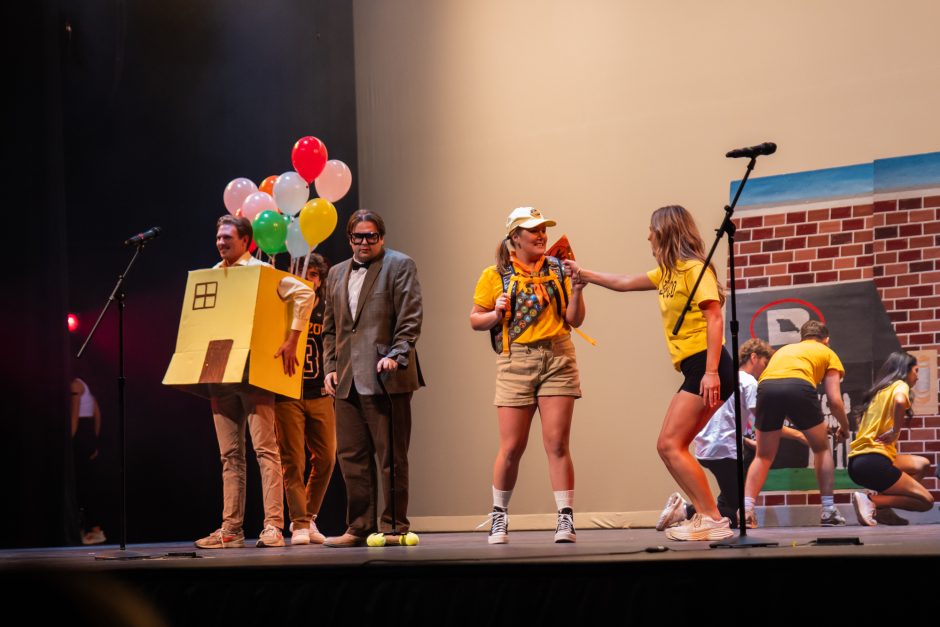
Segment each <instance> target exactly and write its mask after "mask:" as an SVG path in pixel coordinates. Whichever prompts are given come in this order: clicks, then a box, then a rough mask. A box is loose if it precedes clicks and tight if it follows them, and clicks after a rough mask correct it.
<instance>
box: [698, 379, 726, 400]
mask: <svg viewBox="0 0 940 627" xmlns="http://www.w3.org/2000/svg"><path fill="white" fill-rule="evenodd" d="M698 392H699V394H701V395H702V403H704V405H705V407H714V406H716V405H718V404H719V403H720V402H721V394H720V393H721V379H720V378H719V377H718V373H717V372H706V373H705V374H704V375H702V382H701V383H700V384H699V389H698Z"/></svg>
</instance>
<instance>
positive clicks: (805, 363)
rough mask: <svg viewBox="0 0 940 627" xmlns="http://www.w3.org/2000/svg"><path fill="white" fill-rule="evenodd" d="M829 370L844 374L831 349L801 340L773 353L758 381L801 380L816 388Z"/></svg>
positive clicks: (812, 341) (820, 344)
mask: <svg viewBox="0 0 940 627" xmlns="http://www.w3.org/2000/svg"><path fill="white" fill-rule="evenodd" d="M829 370H838V371H839V374H840V375H844V374H845V367H844V366H843V365H842V362H841V361H840V360H839V356H838V355H836V354H835V351H833V350H832V349H831V348H829V347H828V346H826V345H825V344H823V343H822V342H818V341H816V340H812V339H810V340H803V341H802V342H799V343H797V344H787V345H786V346H781V347H780V348H778V349H777V352H775V353H774V355H773V357H771V358H770V361H769V362H767V368H765V369H764V374H762V375H761V377H760V380H761V381H766V380H768V379H802V380H803V381H806V382H807V383H809V384H810V385H812V386H813V387H816V386H817V385H819V384H820V382H821V381H822V380H823V378H825V376H826V372H828V371H829Z"/></svg>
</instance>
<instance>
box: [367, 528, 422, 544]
mask: <svg viewBox="0 0 940 627" xmlns="http://www.w3.org/2000/svg"><path fill="white" fill-rule="evenodd" d="M420 541H421V538H419V537H418V534H416V533H414V532H412V531H409V532H408V533H406V534H403V535H400V536H398V544H400V545H402V546H415V545H417V544H418V542H420ZM366 544H367V545H368V546H385V544H386V541H385V534H384V533H373V534H371V535H370V536H369V537H368V538H366Z"/></svg>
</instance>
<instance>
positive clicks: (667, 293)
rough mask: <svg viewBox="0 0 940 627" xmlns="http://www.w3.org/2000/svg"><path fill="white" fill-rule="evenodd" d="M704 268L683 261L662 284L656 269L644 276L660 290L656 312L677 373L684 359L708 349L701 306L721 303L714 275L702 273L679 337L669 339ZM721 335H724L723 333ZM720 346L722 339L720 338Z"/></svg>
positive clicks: (698, 262) (660, 270)
mask: <svg viewBox="0 0 940 627" xmlns="http://www.w3.org/2000/svg"><path fill="white" fill-rule="evenodd" d="M703 268H705V264H703V263H702V262H701V261H699V260H697V259H694V260H692V261H687V260H682V261H680V262H679V263H678V264H676V268H675V270H673V271H672V272H671V273H669V278H668V279H666V280H663V270H662V268H659V267H657V268H655V269H653V270H650V271H649V272H647V273H646V276H648V277H649V279H650V281H652V282H653V285H655V286H656V288H657V289H658V290H659V311H660V313H662V316H663V330H664V331H665V333H666V346H667V347H668V348H669V355H670V356H671V357H672V365H673V366H675V368H676V370H679V364H680V363H682V360H683V359H685V358H686V357H691V356H692V355H695V354H696V353H701V352H702V351H703V350H705V349H707V348H708V343H707V340H706V337H705V327H706V323H705V315H704V314H703V313H702V310H701V309H699V307H700V305H701V304H702V303H704V302H708V301H712V300H720V297H719V295H718V281H717V279H716V278H715V274H714V273H713V272H711V271H708V272H706V273H705V276H704V277H702V282H701V283H700V284H699V286H698V291H696V292H695V300H693V301H692V308H691V309H689V313H688V314H686V316H685V322H683V323H682V328H681V329H679V335H676V336H673V335H672V328H673V327H674V326H676V320H678V319H679V315H680V314H681V313H682V308H683V307H685V301H686V300H688V298H689V294H690V293H691V292H692V287H693V286H694V285H695V281H697V280H698V275H699V274H701V272H702V269H703ZM722 333H724V331H722ZM722 342H724V337H723V336H722Z"/></svg>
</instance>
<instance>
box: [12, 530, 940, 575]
mask: <svg viewBox="0 0 940 627" xmlns="http://www.w3.org/2000/svg"><path fill="white" fill-rule="evenodd" d="M747 535H748V538H750V539H756V540H769V541H773V542H777V543H778V546H777V547H771V548H736V549H733V550H730V549H712V548H709V543H708V542H675V541H671V540H668V539H667V538H666V536H665V534H664V533H661V532H657V531H655V530H652V529H603V530H583V531H579V532H578V542H577V543H574V544H554V543H553V542H552V533H551V532H548V531H519V532H511V533H510V543H509V544H504V545H492V546H491V545H489V544H487V542H486V538H487V536H486V533H485V532H478V533H434V534H431V533H426V534H422V535H421V544H420V545H419V546H415V547H402V546H387V547H382V548H370V547H362V548H346V549H337V548H328V547H324V546H319V545H314V544H311V545H308V546H296V547H292V546H290V545H288V546H285V547H278V548H264V549H258V548H254V547H253V544H249V546H250V547H251V548H247V547H246V548H243V549H224V550H200V549H195V548H194V547H193V545H192V543H191V542H164V543H159V544H132V545H129V546H128V547H127V553H139V554H143V555H144V556H145V558H143V559H134V560H127V561H114V560H105V559H96V556H105V557H107V556H114V555H121V553H120V551H118V547H117V545H100V546H95V547H84V546H83V547H59V548H39V549H11V550H4V551H0V567H4V568H10V567H16V566H40V567H45V568H77V569H97V570H105V571H107V570H115V569H116V570H123V569H146V568H163V567H165V565H167V564H169V563H172V565H173V567H175V568H233V567H244V566H250V567H253V568H282V567H299V566H303V567H307V568H317V567H327V568H331V569H335V568H337V567H358V566H368V565H379V564H398V565H405V564H411V565H414V566H420V565H421V564H428V565H430V564H448V563H453V564H462V563H481V562H487V563H492V564H498V563H514V564H520V563H550V562H572V563H575V562H616V561H649V560H690V559H694V560H701V559H734V558H744V557H754V556H761V557H773V558H788V557H810V556H812V557H826V556H840V557H849V556H855V557H873V556H879V557H892V556H898V557H901V556H921V557H925V556H935V557H940V525H910V526H905V527H887V526H881V527H861V526H854V525H849V526H846V527H818V528H817V527H777V528H773V529H753V530H750V531H749V532H748V534H747ZM846 537H848V538H858V539H859V541H860V542H861V543H862V544H861V545H852V544H847V545H843V544H837V545H823V544H817V543H816V540H817V539H821V540H823V541H826V540H827V539H829V540H830V541H832V540H833V539H835V538H846ZM249 542H251V543H253V542H254V538H252V539H250V540H249Z"/></svg>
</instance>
